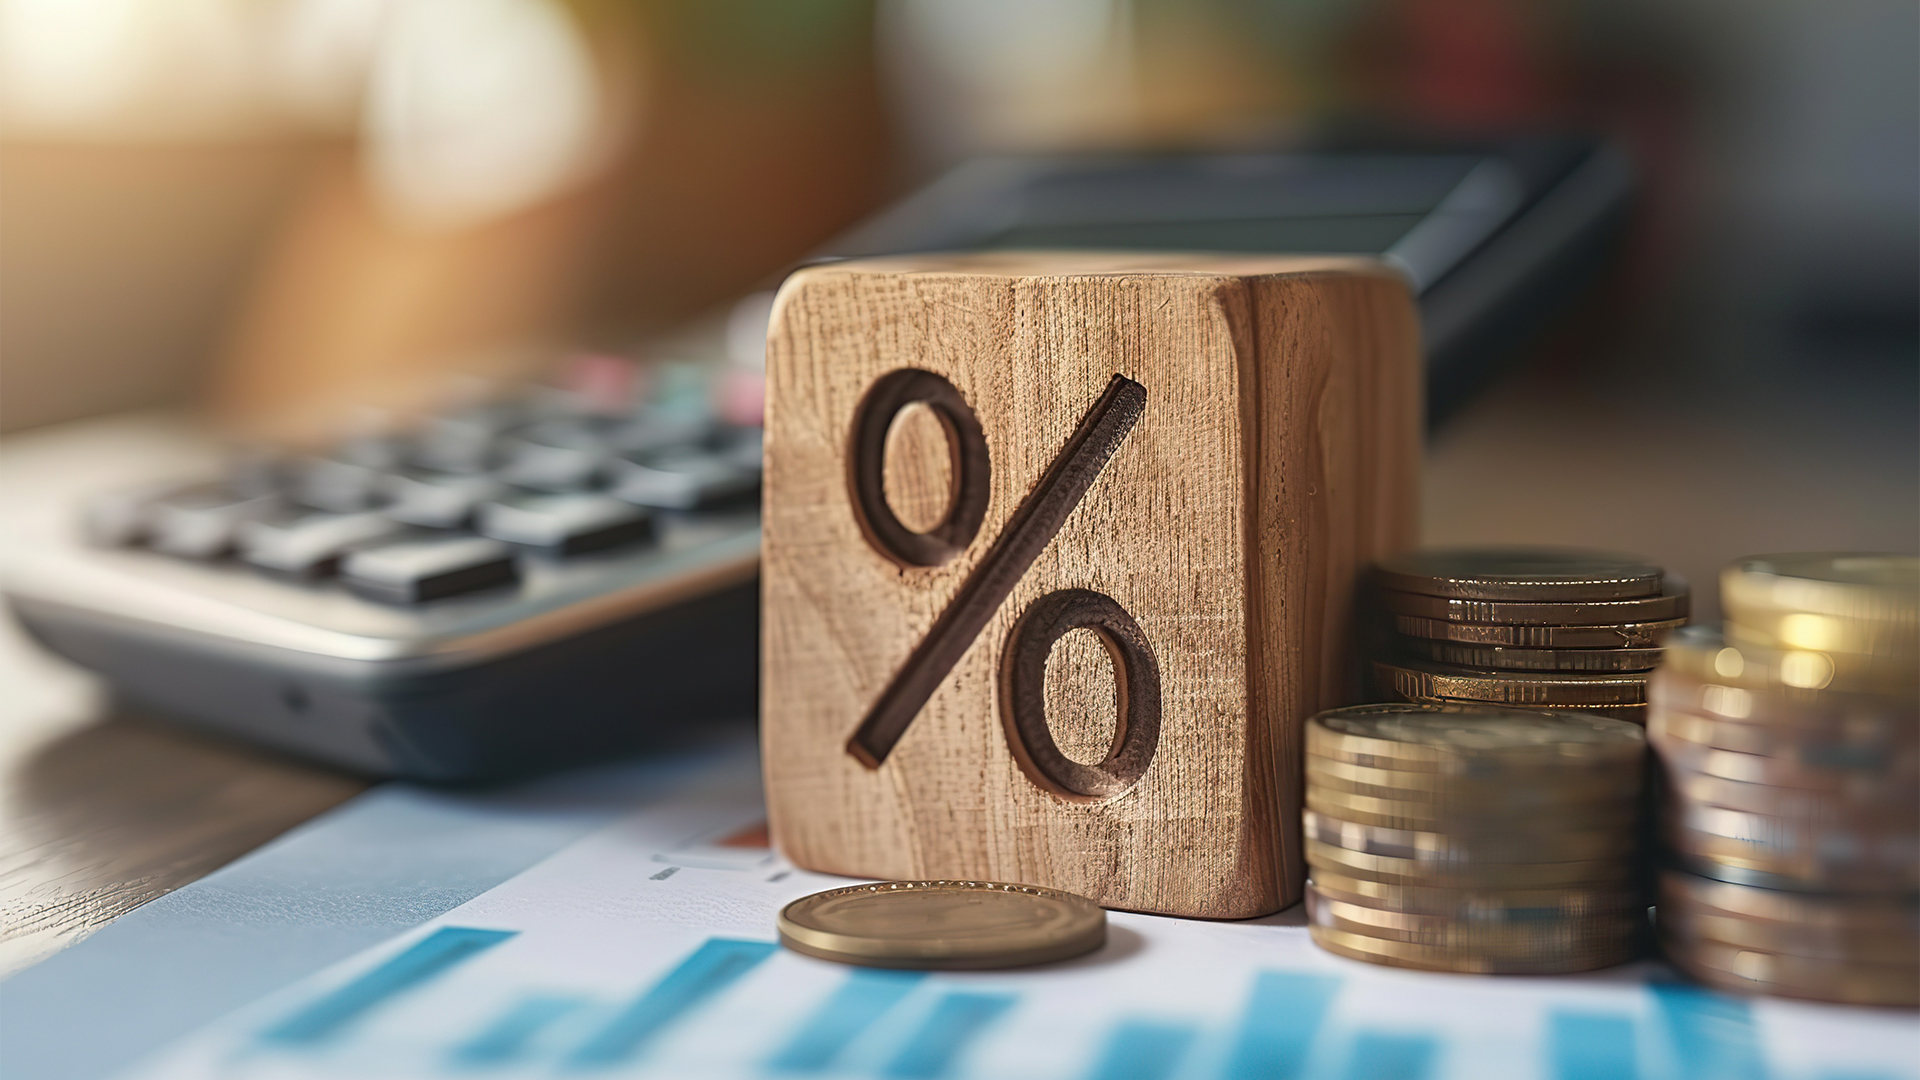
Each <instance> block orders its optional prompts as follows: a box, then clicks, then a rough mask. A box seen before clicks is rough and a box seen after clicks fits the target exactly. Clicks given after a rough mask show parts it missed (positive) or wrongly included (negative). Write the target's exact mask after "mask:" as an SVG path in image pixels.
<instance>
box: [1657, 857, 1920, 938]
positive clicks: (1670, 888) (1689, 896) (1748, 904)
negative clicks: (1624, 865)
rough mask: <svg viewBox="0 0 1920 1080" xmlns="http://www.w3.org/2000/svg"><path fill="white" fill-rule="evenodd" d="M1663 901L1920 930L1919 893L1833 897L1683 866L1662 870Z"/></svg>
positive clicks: (1856, 926)
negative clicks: (1702, 872)
mask: <svg viewBox="0 0 1920 1080" xmlns="http://www.w3.org/2000/svg"><path fill="white" fill-rule="evenodd" d="M1660 901H1661V903H1662V904H1666V903H1669V902H1677V903H1683V904H1686V905H1689V906H1691V907H1692V908H1694V909H1695V910H1700V911H1713V912H1724V913H1726V914H1729V915H1734V916H1738V917H1740V918H1745V919H1754V920H1757V921H1761V922H1767V923H1782V924H1787V925H1792V926H1798V927H1803V928H1806V929H1809V930H1834V931H1841V932H1846V933H1855V932H1857V933H1875V932H1887V933H1893V934H1905V935H1908V936H1913V935H1920V899H1916V898H1914V897H1889V898H1875V897H1855V896H1828V895H1825V894H1822V893H1806V892H1788V891H1786V890H1784V889H1759V888H1755V887H1753V886H1751V885H1736V884H1734V883H1732V882H1728V881H1715V880H1713V879H1711V878H1704V877H1700V876H1698V875H1696V874H1688V873H1684V872H1682V871H1679V870H1662V871H1661V872H1660Z"/></svg>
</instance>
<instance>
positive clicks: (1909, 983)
mask: <svg viewBox="0 0 1920 1080" xmlns="http://www.w3.org/2000/svg"><path fill="white" fill-rule="evenodd" d="M1661 943H1662V945H1663V946H1664V947H1665V950H1666V954H1667V958H1668V959H1669V960H1671V961H1673V964H1674V966H1675V967H1678V968H1679V969H1680V970H1682V971H1684V972H1686V973H1687V974H1689V975H1691V976H1693V977H1694V978H1696V979H1699V980H1700V981H1701V982H1704V983H1707V984H1708V985H1710V986H1715V987H1719V988H1720V989H1723V990H1732V991H1735V992H1737V993H1743V994H1776V995H1781V996H1784V997H1800V998H1813V999H1816V1000H1819V1001H1837V1002H1841V1003H1843V1004H1848V1005H1904V1006H1908V1007H1912V1006H1915V1005H1920V967H1914V966H1910V965H1908V966H1902V965H1873V966H1869V965H1865V964H1851V963H1846V962H1843V961H1838V960H1821V959H1814V958H1808V957H1797V956H1787V955H1784V954H1781V953H1772V952H1767V951H1765V950H1763V949H1749V948H1742V947H1740V946H1737V945H1723V944H1720V943H1719V942H1714V941H1704V940H1701V939H1699V938H1694V939H1691V940H1689V939H1684V938H1674V937H1669V936H1667V935H1664V934H1663V935H1662V936H1661Z"/></svg>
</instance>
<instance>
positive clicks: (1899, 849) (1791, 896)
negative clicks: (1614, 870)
mask: <svg viewBox="0 0 1920 1080" xmlns="http://www.w3.org/2000/svg"><path fill="white" fill-rule="evenodd" d="M1721 604H1722V607H1723V608H1724V609H1725V614H1726V619H1727V626H1726V630H1725V637H1724V638H1723V637H1722V636H1721V635H1720V634H1718V633H1715V632H1714V631H1712V630H1710V629H1706V628H1703V627H1689V628H1688V629H1687V630H1685V631H1683V632H1681V633H1679V634H1676V635H1675V636H1674V637H1672V638H1670V639H1669V640H1668V651H1667V658H1666V662H1665V663H1664V664H1663V665H1662V667H1661V668H1660V670H1659V671H1658V672H1656V673H1655V675H1654V679H1653V685H1652V703H1651V707H1650V709H1649V715H1648V729H1647V734H1648V738H1649V740H1650V741H1651V742H1652V744H1653V747H1654V750H1655V753H1656V754H1657V756H1658V758H1659V761H1660V764H1661V767H1662V771H1663V774H1664V777H1665V782H1666V788H1667V790H1666V793H1665V806H1664V810H1663V814H1662V823H1661V832H1662V834H1663V835H1664V837H1665V839H1666V843H1667V845H1668V848H1669V856H1670V858H1669V862H1670V865H1669V867H1668V868H1667V869H1666V870H1664V871H1663V872H1662V873H1661V876H1660V896H1659V915H1658V921H1659V926H1660V936H1661V939H1662V943H1663V944H1664V946H1665V948H1666V952H1667V955H1668V957H1669V958H1670V959H1672V961H1673V962H1674V963H1675V964H1676V965H1677V966H1678V967H1680V968H1681V969H1682V970H1684V971H1686V972H1688V973H1689V974H1691V975H1693V976H1695V977H1696V978H1698V979H1700V980H1701V981H1703V982H1706V983H1709V984H1712V985H1714V986H1717V987H1721V988H1725V989H1731V990H1741V991H1753V992H1759V993H1767V994H1784V995H1789V996H1793V997H1808V998H1819V999H1823V1000H1828V1001H1843V1002H1854V1003H1859V1004H1874V1005H1908V1006H1913V1005H1920V634H1917V633H1916V630H1917V629H1920V560H1916V559H1913V558H1909V557H1895V556H1836V555H1780V556H1766V557H1761V558H1754V559H1745V560H1742V561H1740V562H1738V563H1735V564H1734V565H1733V566H1731V567H1729V568H1728V569H1727V571H1726V572H1725V574H1724V575H1722V578H1721Z"/></svg>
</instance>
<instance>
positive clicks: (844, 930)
mask: <svg viewBox="0 0 1920 1080" xmlns="http://www.w3.org/2000/svg"><path fill="white" fill-rule="evenodd" d="M778 926H779V930H780V943H781V944H782V945H785V946H786V947H787V948H789V949H792V950H794V951H795V952H802V953H806V954H807V955H808V956H817V957H820V958H821V959H823V960H837V961H840V962H841V963H846V964H860V965H864V966H867V967H893V968H1005V967H1022V966H1025V965H1028V964H1041V963H1046V962H1047V961H1050V960H1064V959H1066V958H1068V957H1071V956H1079V955H1081V954H1083V953H1088V952H1092V951H1093V950H1095V949H1097V948H1099V947H1100V946H1101V945H1102V944H1103V943H1104V942H1105V941H1106V940H1107V913H1106V912H1105V911H1104V910H1102V909H1101V907H1100V905H1098V904H1096V903H1094V902H1093V901H1091V900H1088V899H1087V898H1086V897H1083V896H1075V895H1074V894H1072V893H1068V892H1061V891H1059V890H1058V889H1043V888H1040V887H1039V886H1036V885H1007V884H1002V883H999V882H991V881H882V882H878V883H876V884H872V885H850V886H847V887H846V888H841V889H828V890H827V891H826V892H818V893H814V894H813V895H811V896H803V897H801V898H800V899H798V900H795V901H794V902H793V903H791V904H788V905H787V906H786V907H785V908H783V909H781V911H780V917H779V920H778Z"/></svg>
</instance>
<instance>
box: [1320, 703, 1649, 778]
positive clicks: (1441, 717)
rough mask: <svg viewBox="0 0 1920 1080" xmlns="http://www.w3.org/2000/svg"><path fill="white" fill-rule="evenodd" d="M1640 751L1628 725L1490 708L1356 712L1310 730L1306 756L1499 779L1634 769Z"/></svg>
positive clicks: (1360, 708) (1642, 740)
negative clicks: (1510, 771)
mask: <svg viewBox="0 0 1920 1080" xmlns="http://www.w3.org/2000/svg"><path fill="white" fill-rule="evenodd" d="M1645 747H1646V736H1645V735H1644V734H1643V733H1642V732H1641V730H1640V729H1639V728H1638V727H1635V726H1633V725H1631V724H1625V723H1620V722H1617V721H1613V720H1605V719H1601V718H1598V717H1588V716H1579V715H1574V714H1561V713H1543V712H1538V711H1534V710H1527V709H1508V708H1501V707H1499V706H1487V705H1457V704H1456V705H1450V706H1449V705H1418V704H1397V705H1357V706H1354V707H1352V708H1347V709H1334V710H1332V711H1330V712H1324V713H1320V714H1319V715H1317V716H1315V717H1313V719H1312V720H1310V721H1309V722H1308V723H1307V751H1308V753H1311V754H1315V755H1317V756H1320V757H1323V758H1326V759H1328V760H1331V761H1345V762H1348V763H1350V764H1354V765H1362V766H1371V767H1374V768H1382V769H1398V770H1404V771H1407V772H1438V773H1454V774H1467V775H1473V774H1480V773H1487V772H1489V771H1491V772H1504V771H1505V766H1506V763H1509V762H1511V763H1512V764H1513V766H1514V767H1516V768H1521V769H1535V768H1538V767H1540V766H1541V765H1554V764H1561V765H1566V766H1584V765H1591V766H1596V767H1604V766H1606V765H1609V764H1612V765H1616V766H1626V767H1629V768H1634V769H1637V768H1639V765H1640V762H1641V760H1642V759H1643V757H1644V756H1645Z"/></svg>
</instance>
